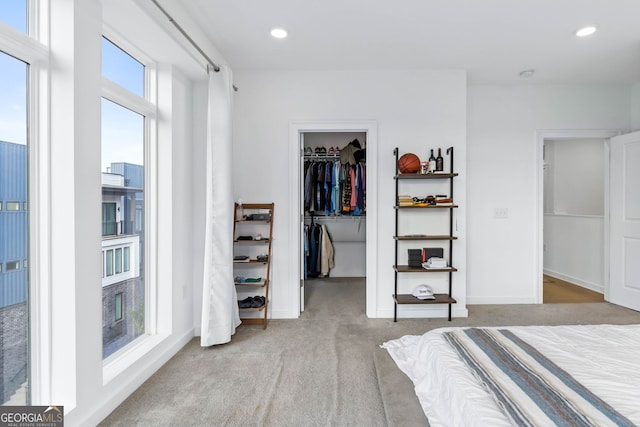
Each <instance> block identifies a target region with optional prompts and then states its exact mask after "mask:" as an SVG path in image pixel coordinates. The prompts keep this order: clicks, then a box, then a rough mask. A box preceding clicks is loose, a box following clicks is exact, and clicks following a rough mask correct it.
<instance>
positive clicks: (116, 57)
mask: <svg viewBox="0 0 640 427" xmlns="http://www.w3.org/2000/svg"><path fill="white" fill-rule="evenodd" d="M102 76H103V77H106V78H108V79H109V80H111V81H112V82H114V83H117V84H118V85H120V86H122V87H123V88H125V89H127V90H129V91H131V92H133V93H135V94H136V95H138V96H139V97H144V65H142V64H141V63H140V62H138V61H137V60H136V59H134V58H133V57H132V56H130V55H129V54H128V53H127V52H125V51H123V50H122V49H120V48H119V47H118V46H116V45H114V44H113V43H111V42H110V41H109V40H107V39H106V38H104V37H103V38H102Z"/></svg>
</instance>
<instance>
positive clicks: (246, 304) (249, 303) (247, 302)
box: [238, 297, 254, 308]
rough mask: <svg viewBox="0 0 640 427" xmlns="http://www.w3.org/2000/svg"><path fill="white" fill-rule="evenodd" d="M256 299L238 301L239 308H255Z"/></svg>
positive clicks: (247, 298) (248, 298) (249, 298)
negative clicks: (254, 301) (254, 300)
mask: <svg viewBox="0 0 640 427" xmlns="http://www.w3.org/2000/svg"><path fill="white" fill-rule="evenodd" d="M253 299H254V297H246V298H245V299H243V300H242V301H238V308H251V307H252V306H253Z"/></svg>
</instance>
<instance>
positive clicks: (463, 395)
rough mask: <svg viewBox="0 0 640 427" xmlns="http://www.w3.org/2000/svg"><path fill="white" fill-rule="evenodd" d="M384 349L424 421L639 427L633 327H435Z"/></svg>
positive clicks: (639, 360)
mask: <svg viewBox="0 0 640 427" xmlns="http://www.w3.org/2000/svg"><path fill="white" fill-rule="evenodd" d="M382 347H383V348H385V349H386V350H387V351H388V352H389V354H390V356H391V357H392V358H393V360H394V361H395V363H396V364H397V365H398V367H399V368H400V369H401V370H402V371H403V372H404V373H405V374H406V375H407V376H408V377H409V378H410V379H411V381H413V384H414V386H415V392H416V395H417V396H418V400H419V401H420V404H421V405H422V408H423V410H424V413H425V415H426V416H427V418H428V420H429V423H430V425H431V426H432V427H437V426H465V427H468V426H491V427H497V426H512V425H536V426H538V425H567V426H575V425H585V426H590V425H594V426H596V425H597V426H606V425H611V426H618V425H627V426H632V425H640V325H623V326H620V325H574V326H518V327H516V326H512V327H498V328H440V329H435V330H433V331H429V332H427V333H426V334H424V335H422V336H415V335H407V336H404V337H401V338H399V339H396V340H392V341H388V342H386V343H384V344H382Z"/></svg>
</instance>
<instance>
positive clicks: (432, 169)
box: [429, 148, 436, 173]
mask: <svg viewBox="0 0 640 427" xmlns="http://www.w3.org/2000/svg"><path fill="white" fill-rule="evenodd" d="M435 170H436V158H435V157H434V156H433V148H432V149H431V155H430V156H429V173H433V172H435Z"/></svg>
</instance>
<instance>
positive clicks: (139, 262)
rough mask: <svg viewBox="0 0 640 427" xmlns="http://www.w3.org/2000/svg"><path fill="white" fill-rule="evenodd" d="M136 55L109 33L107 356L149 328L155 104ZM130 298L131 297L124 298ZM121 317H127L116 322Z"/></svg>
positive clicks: (105, 66)
mask: <svg viewBox="0 0 640 427" xmlns="http://www.w3.org/2000/svg"><path fill="white" fill-rule="evenodd" d="M134 56H137V55H133V54H132V52H129V51H128V50H127V51H125V50H123V49H122V48H121V46H118V43H116V42H114V40H109V39H107V38H103V40H102V76H103V77H104V78H105V79H106V81H105V85H104V87H103V99H102V162H101V168H102V170H101V172H102V174H103V183H104V182H105V179H107V178H106V177H107V176H108V177H109V180H110V183H111V184H110V185H108V186H106V185H103V188H102V200H103V215H102V221H103V225H102V229H103V236H104V238H103V248H107V247H108V248H109V249H108V250H106V251H105V253H106V259H105V277H104V278H103V286H102V292H103V299H102V300H103V301H104V304H109V301H111V302H113V301H114V299H113V298H115V301H116V316H115V320H114V318H111V314H110V313H112V311H110V310H108V309H107V308H106V307H105V308H104V309H103V313H105V314H104V316H105V317H106V319H103V323H104V328H103V334H102V337H103V339H102V345H103V356H104V357H108V356H109V355H111V354H113V353H114V352H116V351H118V350H120V349H121V348H123V347H124V346H126V345H127V344H128V343H130V342H131V341H133V340H134V339H136V338H137V337H139V336H141V335H143V334H144V333H145V331H146V322H145V319H146V311H147V307H146V304H145V301H146V298H145V293H146V286H147V285H146V283H145V282H146V281H145V275H144V271H145V270H146V269H145V268H144V262H145V256H144V254H145V253H146V241H145V240H146V239H145V231H146V230H145V227H144V224H145V204H146V200H145V199H146V183H145V172H146V164H145V153H146V150H147V144H148V142H147V140H148V135H147V132H146V128H147V126H148V124H147V120H148V118H147V116H148V115H149V114H150V113H152V112H153V111H155V107H154V106H153V105H152V104H151V103H150V102H149V101H148V100H147V99H146V98H145V95H146V93H147V90H146V85H147V84H148V83H147V77H146V76H147V70H146V67H145V65H144V64H143V61H140V60H138V59H136V58H135V57H134ZM107 174H108V175H107ZM109 236H110V237H109ZM114 236H116V237H114ZM117 245H120V246H119V247H116V246H117ZM132 248H133V249H132ZM103 250H104V249H103ZM132 250H135V251H136V253H132ZM118 294H119V296H118ZM124 299H126V300H127V301H129V303H127V304H122V301H123V300H124ZM118 310H120V311H118ZM118 320H121V321H122V322H123V323H122V324H120V326H118V327H115V326H116V325H115V324H114V322H115V321H118ZM114 331H119V332H118V333H115V332H114Z"/></svg>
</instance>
